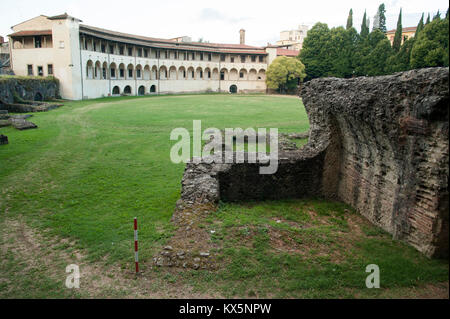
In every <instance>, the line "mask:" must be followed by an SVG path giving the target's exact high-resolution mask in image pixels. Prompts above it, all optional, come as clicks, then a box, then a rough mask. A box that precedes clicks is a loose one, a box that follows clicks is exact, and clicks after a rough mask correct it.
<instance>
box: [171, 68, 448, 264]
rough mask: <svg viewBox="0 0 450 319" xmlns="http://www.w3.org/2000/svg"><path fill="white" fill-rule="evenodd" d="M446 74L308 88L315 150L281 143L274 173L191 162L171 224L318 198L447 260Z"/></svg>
mask: <svg viewBox="0 0 450 319" xmlns="http://www.w3.org/2000/svg"><path fill="white" fill-rule="evenodd" d="M448 76H449V73H448V68H430V69H420V70H413V71H409V72H403V73H398V74H394V75H389V76H382V77H360V78H354V79H336V78H327V79H316V80H313V81H310V82H308V83H306V84H305V85H304V87H303V89H302V98H303V102H304V104H305V107H306V110H307V112H308V116H309V120H310V133H309V141H308V144H306V145H305V146H304V147H303V148H302V149H293V148H291V147H287V144H286V143H283V142H282V143H280V148H279V164H278V171H277V172H276V173H275V174H273V175H261V174H259V167H260V166H261V165H262V164H258V163H255V164H251V163H241V164H220V163H217V162H218V161H216V163H214V162H213V163H211V164H207V163H205V162H203V163H198V164H195V163H188V164H187V165H186V170H185V174H184V176H183V180H182V191H181V199H180V200H179V201H178V203H177V208H176V211H175V213H174V216H173V221H174V222H175V224H178V225H181V226H184V225H187V224H188V223H189V219H190V214H191V213H192V212H193V211H196V210H197V208H198V207H201V206H202V205H207V204H212V205H216V204H217V203H218V201H219V200H223V201H235V200H249V199H257V200H262V199H279V198H300V197H310V196H321V197H324V198H329V199H339V200H342V201H344V202H346V203H348V204H350V205H352V206H353V207H354V208H356V209H357V210H358V211H359V212H360V213H361V214H362V215H364V216H366V217H367V218H368V219H369V220H370V221H372V222H373V223H374V224H376V225H378V226H380V227H382V228H383V229H385V230H386V231H388V232H390V233H391V234H393V237H394V238H396V239H402V240H405V241H406V242H408V243H409V244H411V245H412V246H414V247H416V248H417V249H418V250H419V251H421V252H423V253H424V254H426V255H427V256H433V257H439V256H443V257H445V256H448V197H449V195H448V154H449V153H448V146H449V145H448V112H449V104H448V103H449V89H448V85H449V78H448ZM281 140H282V137H281ZM233 156H236V153H234V154H233ZM208 210H211V207H209V206H208Z"/></svg>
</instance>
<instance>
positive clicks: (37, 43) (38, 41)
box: [34, 36, 42, 48]
mask: <svg viewBox="0 0 450 319" xmlns="http://www.w3.org/2000/svg"><path fill="white" fill-rule="evenodd" d="M34 47H35V48H42V38H41V37H40V36H38V37H34Z"/></svg>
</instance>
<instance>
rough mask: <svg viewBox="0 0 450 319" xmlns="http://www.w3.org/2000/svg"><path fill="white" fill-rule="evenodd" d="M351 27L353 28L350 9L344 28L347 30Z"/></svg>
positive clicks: (351, 10)
mask: <svg viewBox="0 0 450 319" xmlns="http://www.w3.org/2000/svg"><path fill="white" fill-rule="evenodd" d="M351 27H353V9H350V12H349V13H348V18H347V26H346V27H345V28H346V29H347V30H349V29H350V28H351Z"/></svg>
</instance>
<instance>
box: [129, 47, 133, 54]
mask: <svg viewBox="0 0 450 319" xmlns="http://www.w3.org/2000/svg"><path fill="white" fill-rule="evenodd" d="M128 55H129V56H133V48H128Z"/></svg>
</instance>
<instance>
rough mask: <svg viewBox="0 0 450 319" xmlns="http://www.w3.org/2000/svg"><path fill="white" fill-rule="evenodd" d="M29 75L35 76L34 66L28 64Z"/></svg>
mask: <svg viewBox="0 0 450 319" xmlns="http://www.w3.org/2000/svg"><path fill="white" fill-rule="evenodd" d="M27 70H28V75H33V65H32V64H28V65H27Z"/></svg>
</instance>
